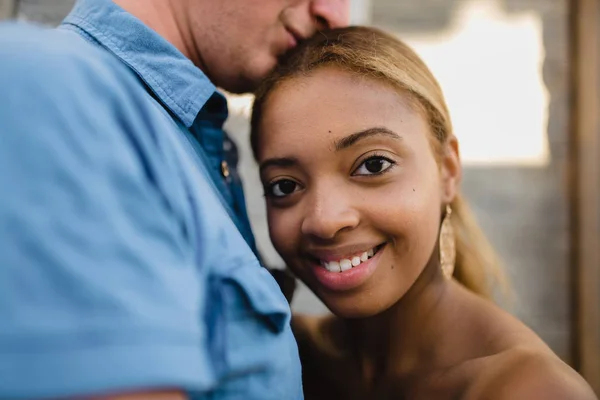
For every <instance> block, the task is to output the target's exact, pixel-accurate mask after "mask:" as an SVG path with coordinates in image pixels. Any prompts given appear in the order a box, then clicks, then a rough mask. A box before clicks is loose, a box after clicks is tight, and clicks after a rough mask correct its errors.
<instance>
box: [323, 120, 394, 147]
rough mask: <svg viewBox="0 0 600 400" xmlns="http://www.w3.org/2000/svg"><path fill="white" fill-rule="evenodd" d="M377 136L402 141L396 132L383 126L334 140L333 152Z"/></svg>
mask: <svg viewBox="0 0 600 400" xmlns="http://www.w3.org/2000/svg"><path fill="white" fill-rule="evenodd" d="M378 135H383V136H388V137H392V138H394V139H397V140H401V139H402V137H401V136H400V135H398V134H397V133H396V132H394V131H392V130H391V129H388V128H386V127H383V126H376V127H373V128H368V129H364V130H362V131H359V132H356V133H353V134H351V135H348V136H346V137H343V138H341V139H338V140H336V141H335V142H334V146H335V151H341V150H344V149H347V148H348V147H350V146H353V145H355V144H356V143H357V142H359V141H361V140H364V139H366V138H368V137H372V136H378Z"/></svg>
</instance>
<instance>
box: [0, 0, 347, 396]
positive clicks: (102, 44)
mask: <svg viewBox="0 0 600 400" xmlns="http://www.w3.org/2000/svg"><path fill="white" fill-rule="evenodd" d="M347 1H348V0H263V1H261V2H249V1H247V0H219V1H216V0H172V1H166V0H118V1H115V2H114V3H113V2H111V1H110V0H81V1H79V2H78V3H77V5H76V7H75V9H74V10H73V11H72V13H71V14H70V15H69V16H68V17H67V18H66V20H65V21H64V23H63V24H62V25H61V26H60V27H59V28H58V29H54V30H50V29H43V28H39V27H33V26H28V25H22V24H14V23H13V24H4V25H0V188H2V195H0V327H1V328H0V399H10V400H18V399H47V398H53V399H57V398H82V397H83V398H90V397H93V398H94V399H148V400H152V399H163V400H175V399H184V398H186V396H189V397H190V398H193V399H260V400H269V399H272V400H281V399H301V398H302V390H301V379H300V365H299V360H298V353H297V347H296V343H295V341H294V339H293V336H292V333H291V331H290V326H289V318H290V311H289V307H288V305H287V303H286V301H285V299H284V298H283V296H282V294H281V292H280V291H279V288H278V287H277V285H276V283H275V281H274V280H273V279H272V277H271V276H270V275H269V273H268V272H267V270H266V269H264V268H262V267H261V266H260V264H259V262H258V260H257V258H256V256H255V254H254V252H253V251H252V250H255V244H254V239H253V237H252V233H251V231H250V225H249V223H248V218H247V215H246V211H245V205H244V197H243V192H242V188H241V185H240V182H239V178H238V176H237V173H236V172H235V163H236V160H235V159H234V158H235V157H231V154H232V153H230V152H224V143H228V142H224V141H225V140H226V137H225V134H224V132H223V131H222V125H223V122H224V120H225V118H226V117H227V107H226V102H225V99H224V97H223V96H222V95H221V94H219V93H218V92H217V91H216V89H215V87H216V86H218V87H222V88H224V89H226V90H229V91H232V92H238V93H241V92H247V91H251V90H252V89H253V88H254V87H255V86H256V84H257V83H258V82H259V81H260V79H261V78H263V77H264V75H265V74H266V73H268V71H269V70H270V69H272V68H273V66H274V65H275V63H276V61H277V58H278V57H280V56H281V55H283V54H284V53H285V52H286V51H287V50H289V49H290V48H292V47H294V46H295V44H296V43H297V41H298V40H301V39H302V38H304V37H306V36H309V35H311V34H313V33H314V32H316V30H317V29H319V28H322V27H326V26H339V25H342V24H345V23H346V19H347V12H348V4H347ZM232 164H233V165H232Z"/></svg>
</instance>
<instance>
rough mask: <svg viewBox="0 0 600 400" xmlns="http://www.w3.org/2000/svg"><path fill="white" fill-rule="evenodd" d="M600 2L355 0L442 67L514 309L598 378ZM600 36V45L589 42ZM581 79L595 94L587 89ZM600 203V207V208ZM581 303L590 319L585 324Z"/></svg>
mask: <svg viewBox="0 0 600 400" xmlns="http://www.w3.org/2000/svg"><path fill="white" fill-rule="evenodd" d="M595 1H598V0H420V1H400V0H352V18H353V22H354V23H355V24H368V25H373V26H377V27H381V28H384V29H386V30H389V31H391V32H393V33H395V34H397V35H398V36H399V37H400V38H401V39H403V40H405V41H406V42H408V43H409V44H410V45H412V46H413V47H414V48H415V49H416V50H417V52H418V53H419V54H420V55H421V56H422V57H423V58H424V60H425V61H426V62H427V63H428V65H429V66H430V68H431V69H432V70H433V72H434V74H435V75H436V76H437V78H438V79H439V81H440V83H441V85H442V87H443V89H444V91H445V93H446V96H447V100H448V104H449V107H450V111H451V114H452V117H453V120H454V124H455V130H456V134H457V136H458V138H459V140H460V143H461V148H462V158H463V162H464V165H465V175H464V183H463V188H464V191H465V193H466V195H467V197H468V199H469V200H470V201H471V205H472V207H473V209H474V211H475V213H476V215H477V217H478V219H479V221H480V222H481V224H482V226H483V228H484V230H485V232H486V233H487V234H488V235H489V238H490V240H491V242H492V244H493V245H494V246H495V247H496V249H497V250H498V252H499V254H500V256H501V258H502V260H503V262H504V265H505V267H506V269H507V271H508V275H509V277H510V279H511V282H512V285H513V288H514V291H515V295H516V296H515V299H514V302H513V303H512V304H505V307H507V308H508V309H509V310H510V311H512V312H513V313H515V314H516V315H517V316H518V317H520V318H521V319H522V320H523V321H524V322H525V323H527V324H528V325H529V326H530V327H531V328H533V329H534V330H535V331H536V332H537V333H538V334H539V335H540V336H541V337H542V338H543V339H544V340H545V341H546V342H547V343H548V344H549V345H550V346H551V347H552V348H553V350H554V351H555V352H556V353H558V355H559V356H561V357H562V358H563V359H564V360H565V361H567V362H569V363H571V364H574V365H576V366H578V365H579V364H580V363H582V362H583V361H582V359H581V358H582V355H581V354H582V352H583V353H585V352H586V351H587V352H589V351H596V352H597V353H596V354H592V355H591V356H585V357H586V359H587V360H588V361H587V363H588V364H587V367H586V368H588V369H589V368H591V370H589V371H591V372H590V373H592V374H595V375H594V376H595V378H594V379H597V380H599V379H600V377H599V376H598V375H599V374H600V371H599V368H600V367H599V366H598V363H597V362H594V361H593V358H597V359H600V349H599V348H598V343H600V327H598V321H600V317H599V316H598V306H599V305H600V303H599V302H600V297H599V295H598V287H599V286H600V285H599V283H600V276H599V275H598V269H599V267H598V265H593V264H594V263H596V264H598V263H599V262H600V257H598V250H597V249H598V247H599V246H600V243H598V242H597V238H598V235H599V232H600V230H596V236H595V237H596V247H595V248H596V252H594V242H593V240H594V239H593V232H592V233H590V232H588V233H585V232H584V233H583V235H588V236H586V237H587V240H588V242H587V243H588V244H587V247H586V248H587V249H588V252H587V253H586V254H587V256H585V255H584V256H583V257H584V260H583V261H582V259H581V257H578V254H579V251H578V248H579V247H578V246H579V244H578V243H579V242H578V241H580V240H581V239H582V238H581V235H580V234H579V233H580V231H582V229H581V226H582V219H583V220H585V218H586V216H583V217H582V216H581V215H580V214H578V211H577V210H578V208H577V205H578V204H579V202H580V199H579V198H578V197H577V196H578V194H579V195H584V196H588V197H589V196H592V197H591V200H590V199H588V200H587V201H588V203H589V202H590V201H592V204H591V207H590V205H589V204H588V208H590V209H591V210H588V211H587V212H588V213H590V212H591V213H593V212H594V210H593V201H594V199H600V197H598V190H597V189H598V187H599V186H600V168H597V169H596V170H594V171H586V173H589V174H592V176H595V179H596V182H597V183H596V185H595V188H596V189H595V190H596V191H595V192H593V193H592V192H590V190H591V189H589V188H588V189H582V188H581V186H582V185H583V183H582V184H580V186H577V185H575V183H574V180H575V181H580V180H578V179H577V176H579V175H577V174H580V175H581V174H582V171H581V170H578V169H577V168H576V167H575V166H574V164H576V162H575V160H574V158H573V157H574V156H577V154H578V153H577V151H576V149H575V148H576V147H577V146H578V145H581V144H582V143H583V146H584V147H587V145H586V143H587V144H590V145H592V146H597V147H598V148H597V149H592V150H593V151H594V152H595V153H591V154H592V155H591V156H590V154H588V155H587V157H588V158H589V157H593V154H596V155H598V156H600V144H599V141H598V139H597V138H598V137H599V136H600V131H599V130H598V123H597V120H596V122H594V119H593V116H592V117H590V116H589V115H591V114H594V113H595V114H597V112H598V111H599V110H598V109H596V110H595V111H594V110H593V109H591V110H590V109H588V110H587V111H586V112H587V115H588V117H587V118H588V120H587V121H588V124H587V125H585V126H584V127H583V128H582V127H581V126H579V125H577V124H576V123H575V122H576V121H575V122H574V119H577V118H578V117H577V115H578V114H577V113H578V109H576V108H575V106H576V103H577V96H578V87H576V85H577V80H576V79H575V80H574V79H573V77H574V76H575V75H576V72H577V68H578V64H577V62H576V60H575V59H574V58H576V57H579V58H580V59H584V60H585V59H586V58H588V61H589V62H591V63H592V64H591V68H592V70H591V71H589V70H590V66H588V68H587V71H588V72H587V73H588V74H591V75H588V76H593V74H594V72H593V68H594V65H595V66H598V65H600V64H598V60H597V57H598V51H596V52H595V54H594V52H593V50H594V47H592V48H591V49H592V50H590V51H592V52H591V53H590V52H589V51H588V50H586V51H587V53H586V54H579V55H578V53H577V50H578V49H576V48H575V47H577V45H575V44H574V42H573V31H575V30H576V26H574V24H578V23H579V22H578V19H577V16H574V15H573V13H574V11H573V10H574V8H573V3H574V2H575V3H577V4H587V7H590V8H589V9H591V10H595V11H596V13H597V14H594V15H592V16H591V17H590V16H589V15H588V16H586V18H587V21H588V22H587V23H588V24H591V25H592V27H591V28H586V29H587V31H581V32H583V33H582V34H581V35H580V36H583V38H584V39H585V40H588V43H589V44H588V46H595V47H598V46H599V45H598V44H599V43H600V33H599V30H598V29H597V26H598V24H600V7H599V6H597V3H596V4H595V5H594V4H592V3H594V2H595ZM72 4H73V0H0V18H2V17H7V16H16V17H17V18H18V19H21V20H30V21H36V22H41V23H45V24H50V25H54V24H56V23H58V22H59V21H60V20H61V18H62V17H63V16H64V15H65V14H66V13H67V12H68V11H69V10H70V8H71V6H72ZM575 11H577V9H576V8H575ZM580 11H581V10H580ZM583 14H585V12H584V13H583ZM590 18H591V19H590ZM594 21H595V22H594ZM594 24H595V27H596V28H594ZM590 29H591V32H593V35H597V36H596V37H595V38H592V39H590V38H587V39H586V36H587V33H586V32H588V31H590ZM590 41H591V42H590ZM588 49H589V47H588ZM579 50H581V49H579ZM580 53H581V51H580ZM589 57H596V58H595V59H589ZM594 63H595V64H594ZM584 66H585V65H584ZM583 69H584V70H585V68H583ZM596 71H598V69H596ZM599 73H600V72H596V75H595V76H596V80H595V81H594V82H596V85H598V79H597V76H598V74H599ZM574 74H575V75H574ZM579 83H580V86H583V87H584V90H585V86H586V81H583V82H579ZM574 85H575V86H574ZM598 92H600V86H598V87H597V88H595V89H594V91H593V92H591V94H589V95H588V99H590V98H591V99H592V101H595V103H593V104H596V105H598V96H597V94H598ZM594 93H595V94H594ZM589 96H592V97H589ZM580 97H581V96H580ZM229 98H230V111H231V117H230V119H229V120H228V122H227V130H228V131H229V132H230V133H231V135H232V136H233V137H234V138H235V139H236V142H237V143H238V145H239V147H240V153H241V166H240V167H241V173H242V175H243V176H244V178H245V188H246V191H247V202H248V208H249V211H250V217H251V221H252V224H253V226H254V228H255V233H256V236H257V239H258V241H259V247H260V249H261V251H262V252H263V253H264V255H265V258H266V260H267V261H268V262H269V264H271V265H277V266H283V262H282V261H281V260H280V259H279V257H278V256H277V254H276V253H275V251H274V250H273V248H272V246H271V244H270V241H269V238H268V233H267V229H266V220H265V210H264V203H263V197H262V189H261V185H260V182H259V179H258V173H257V169H256V166H255V164H254V162H253V160H252V157H251V154H250V149H249V146H248V120H247V118H248V113H249V108H250V104H251V96H229ZM583 102H584V103H588V102H587V101H583ZM574 129H575V130H574ZM577 129H579V130H581V129H586V132H588V133H587V134H588V139H586V140H584V141H577V139H576V136H577V132H576V130H577ZM589 135H591V136H589ZM594 135H595V136H594ZM594 137H595V138H596V139H594ZM597 166H598V165H597V164H596V167H597ZM593 179H594V178H592V180H591V182H592V186H594V184H593V182H595V181H594V180H593ZM588 181H589V177H588ZM578 188H579V189H578ZM577 190H579V191H578V192H577ZM586 190H587V192H586ZM575 192H576V193H575ZM594 196H596V197H594ZM586 198H587V197H586ZM596 208H597V209H600V203H598V204H597V207H596ZM595 216H596V218H598V219H597V220H596V222H594V225H591V226H590V229H591V230H592V231H593V230H594V227H596V229H598V228H600V216H599V215H598V214H595ZM590 229H588V230H590ZM590 235H591V236H590ZM590 237H591V241H590ZM590 247H591V250H590V249H589V248H590ZM586 257H587V258H586ZM594 260H596V261H594ZM582 263H583V264H585V266H584V267H581V265H582ZM581 268H583V269H581ZM580 269H581V271H583V272H582V273H579V272H578V271H580ZM589 279H592V280H594V279H596V281H594V282H592V284H591V286H590V284H589V283H586V282H588V280H589ZM582 282H583V283H582ZM582 284H583V285H586V284H587V285H588V289H587V291H584V292H585V296H584V297H582V296H579V292H578V291H579V290H580V286H581V285H582ZM590 291H591V294H590ZM582 302H583V304H582ZM590 302H591V303H592V304H590ZM582 307H583V308H585V309H586V310H588V311H585V316H584V317H582V312H581V309H582ZM293 308H294V309H295V310H297V311H301V312H307V313H322V312H325V309H324V307H323V305H322V304H321V303H320V302H319V301H318V300H317V299H316V298H315V297H314V296H313V295H312V294H311V293H310V292H309V291H308V290H307V289H306V288H304V287H300V289H299V292H298V293H297V295H296V297H295V300H294V303H293ZM590 310H591V311H590ZM590 312H591V313H594V314H593V315H592V314H590ZM586 318H587V319H586ZM589 318H591V321H592V325H590V324H588V325H585V324H583V325H582V323H581V321H582V320H585V321H589V320H590V319H589ZM582 337H586V338H587V340H588V343H587V344H585V343H584V347H582V346H581V345H580V343H579V342H580V339H581V338H582ZM589 360H592V361H589ZM583 363H584V364H585V362H583ZM588 379H589V376H588ZM596 382H598V381H596ZM596 388H597V390H598V386H596Z"/></svg>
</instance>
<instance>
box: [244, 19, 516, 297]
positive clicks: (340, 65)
mask: <svg viewBox="0 0 600 400" xmlns="http://www.w3.org/2000/svg"><path fill="white" fill-rule="evenodd" d="M321 68H336V69H339V70H342V71H346V72H350V73H352V74H355V75H357V76H360V77H366V78H370V79H374V80H377V81H380V82H383V83H385V84H387V85H390V86H392V87H394V88H395V89H397V90H398V91H399V92H400V93H402V94H403V95H406V96H408V98H409V99H410V100H412V101H413V103H414V104H415V105H417V107H418V108H419V109H421V110H422V111H423V113H424V115H425V116H426V118H427V120H428V123H429V126H430V129H431V133H432V138H431V139H432V140H431V143H432V146H433V149H434V152H435V153H436V155H439V154H440V152H442V151H443V149H444V146H445V145H446V143H447V141H448V139H449V138H451V137H452V136H453V135H454V133H453V130H452V123H451V120H450V114H449V112H448V108H447V106H446V102H445V99H444V95H443V93H442V90H441V88H440V85H439V84H438V82H437V80H436V79H435V77H434V76H433V74H432V73H431V71H430V70H429V68H428V67H427V66H426V65H425V63H424V62H423V61H422V60H421V59H420V58H419V56H418V55H417V54H416V53H415V52H414V51H413V50H412V49H411V48H410V47H408V46H407V45H406V44H404V43H403V42H401V41H400V40H398V39H397V38H395V37H394V36H392V35H389V34H387V33H385V32H382V31H380V30H378V29H375V28H369V27H349V28H340V29H334V30H330V31H326V32H321V33H319V34H317V35H315V37H313V38H312V39H310V40H308V41H306V42H305V43H303V44H302V45H301V46H299V47H298V48H296V49H295V50H294V51H293V52H291V53H290V54H289V55H288V56H287V57H286V58H285V59H283V60H282V62H281V63H280V64H279V65H278V67H277V68H276V69H275V71H273V72H272V73H271V74H270V75H269V76H268V77H267V79H266V80H265V81H264V82H263V83H262V85H261V86H260V87H259V89H258V90H257V92H256V93H255V95H256V99H255V102H254V107H253V110H252V122H251V144H252V150H253V152H254V155H255V156H257V155H258V140H259V122H260V119H261V115H262V109H263V107H264V105H265V102H266V101H267V99H268V97H269V94H270V93H272V92H273V91H274V90H275V89H276V88H277V87H278V86H279V85H280V84H281V83H282V82H284V81H287V80H290V79H292V78H294V77H299V76H307V75H310V73H311V72H313V71H316V70H318V69H321ZM451 206H452V225H453V228H454V232H455V239H456V265H455V270H454V278H455V279H456V280H457V281H458V282H460V283H462V284H463V285H464V286H465V287H467V288H468V289H470V290H471V291H473V292H475V293H477V294H479V295H481V296H483V297H486V298H492V296H493V294H494V293H493V291H494V289H495V288H496V285H499V288H501V289H503V290H504V289H506V279H505V277H504V275H503V273H502V270H501V269H500V268H499V266H498V261H497V257H496V254H495V252H494V251H493V249H492V247H491V246H490V245H489V243H488V241H487V239H486V238H485V236H484V234H483V232H482V231H481V229H480V228H479V226H478V225H477V223H476V222H475V220H474V218H473V216H472V214H471V212H470V210H469V207H468V205H467V203H466V202H465V200H464V199H463V196H462V195H461V194H460V193H458V194H457V196H456V197H455V198H454V200H453V201H452V203H451Z"/></svg>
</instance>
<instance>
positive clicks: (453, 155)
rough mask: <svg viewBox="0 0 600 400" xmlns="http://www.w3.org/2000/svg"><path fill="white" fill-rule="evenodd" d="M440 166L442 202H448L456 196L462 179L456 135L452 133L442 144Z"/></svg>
mask: <svg viewBox="0 0 600 400" xmlns="http://www.w3.org/2000/svg"><path fill="white" fill-rule="evenodd" d="M440 167H441V178H442V181H441V184H442V203H444V204H449V203H451V202H452V200H454V198H455V197H456V195H457V193H458V189H459V186H460V181H461V179H462V166H461V164H460V152H459V148H458V140H456V137H455V136H453V135H452V136H450V137H449V138H448V139H447V140H446V143H445V144H444V145H443V148H442V159H441V162H440Z"/></svg>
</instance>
